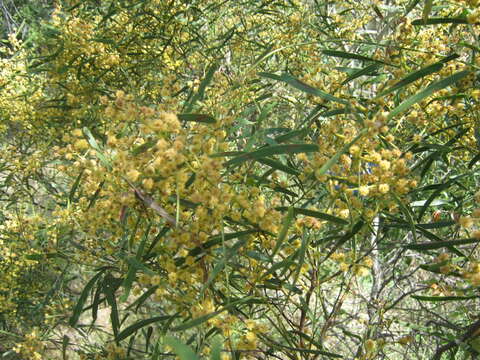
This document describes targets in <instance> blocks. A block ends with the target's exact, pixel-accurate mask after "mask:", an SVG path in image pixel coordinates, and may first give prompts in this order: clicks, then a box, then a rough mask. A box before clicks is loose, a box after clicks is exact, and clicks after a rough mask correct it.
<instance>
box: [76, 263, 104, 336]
mask: <svg viewBox="0 0 480 360" xmlns="http://www.w3.org/2000/svg"><path fill="white" fill-rule="evenodd" d="M105 270H106V269H102V270H100V271H99V272H98V273H97V274H96V275H95V276H94V277H93V278H91V279H90V281H89V282H88V283H87V285H85V287H84V288H83V290H82V293H81V294H80V298H79V299H78V301H77V304H76V305H75V308H74V309H73V314H72V316H71V317H70V321H69V324H70V326H72V327H74V326H75V325H76V324H77V322H78V319H79V318H80V314H81V313H82V310H83V306H84V305H85V302H86V301H87V297H88V294H89V293H90V290H92V288H93V285H95V283H96V282H97V281H98V279H99V278H100V276H102V275H103V272H104V271H105Z"/></svg>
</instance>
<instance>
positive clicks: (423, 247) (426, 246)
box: [403, 239, 479, 251]
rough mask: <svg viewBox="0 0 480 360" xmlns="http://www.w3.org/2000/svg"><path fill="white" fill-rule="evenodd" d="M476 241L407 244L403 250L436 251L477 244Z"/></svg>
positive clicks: (462, 240)
mask: <svg viewBox="0 0 480 360" xmlns="http://www.w3.org/2000/svg"><path fill="white" fill-rule="evenodd" d="M478 242H479V240H478V239H461V240H448V241H442V242H430V243H420V244H409V245H405V246H403V247H404V248H405V249H409V250H419V251H423V250H436V249H441V248H444V247H450V246H457V245H467V244H475V243H478Z"/></svg>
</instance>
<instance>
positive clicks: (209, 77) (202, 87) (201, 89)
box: [185, 62, 220, 113]
mask: <svg viewBox="0 0 480 360" xmlns="http://www.w3.org/2000/svg"><path fill="white" fill-rule="evenodd" d="M219 66H220V64H219V63H218V62H215V63H213V64H212V65H211V66H210V67H209V68H208V70H207V73H206V74H205V78H204V79H203V80H202V82H201V83H200V85H199V87H198V92H197V93H196V94H195V95H194V96H193V97H192V99H191V100H190V101H189V103H188V104H187V106H186V109H185V112H187V113H189V112H190V110H191V109H192V108H193V106H194V105H195V103H196V102H197V101H202V100H203V99H204V98H205V90H206V88H207V86H208V85H209V84H210V82H211V81H212V79H213V75H214V74H215V72H216V71H217V69H218V67H219Z"/></svg>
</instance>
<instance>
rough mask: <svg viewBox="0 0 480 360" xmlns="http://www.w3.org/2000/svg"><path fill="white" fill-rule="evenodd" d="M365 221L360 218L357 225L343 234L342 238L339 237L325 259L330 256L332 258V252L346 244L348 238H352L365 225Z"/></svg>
mask: <svg viewBox="0 0 480 360" xmlns="http://www.w3.org/2000/svg"><path fill="white" fill-rule="evenodd" d="M364 224H365V223H364V221H363V220H359V221H358V222H357V223H355V225H353V227H352V229H351V230H350V231H348V232H347V233H346V234H345V235H343V236H342V237H341V238H340V239H338V241H337V243H336V244H335V246H334V247H333V248H332V249H331V250H330V252H329V253H328V254H327V256H325V260H327V259H328V258H330V256H332V254H333V253H334V252H335V251H337V249H338V248H340V246H342V245H343V244H345V243H346V242H347V241H348V240H350V239H351V238H353V237H354V236H355V235H356V234H357V233H358V232H359V231H360V230H361V229H362V228H363V225H364Z"/></svg>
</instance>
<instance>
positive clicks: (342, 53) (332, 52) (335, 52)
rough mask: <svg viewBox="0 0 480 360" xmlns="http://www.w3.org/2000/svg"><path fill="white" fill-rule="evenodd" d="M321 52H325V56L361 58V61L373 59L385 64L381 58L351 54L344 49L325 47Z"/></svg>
mask: <svg viewBox="0 0 480 360" xmlns="http://www.w3.org/2000/svg"><path fill="white" fill-rule="evenodd" d="M322 54H325V55H327V56H333V57H338V58H342V59H351V60H361V61H373V62H377V63H381V64H387V63H386V62H384V61H381V60H375V59H373V58H371V57H367V56H363V55H358V54H353V53H349V52H345V51H339V50H329V49H325V50H322Z"/></svg>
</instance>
